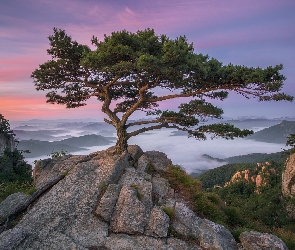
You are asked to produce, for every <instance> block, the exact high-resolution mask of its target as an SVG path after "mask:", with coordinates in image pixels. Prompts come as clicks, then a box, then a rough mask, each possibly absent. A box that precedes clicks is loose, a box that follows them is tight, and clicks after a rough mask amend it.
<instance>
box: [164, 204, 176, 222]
mask: <svg viewBox="0 0 295 250" xmlns="http://www.w3.org/2000/svg"><path fill="white" fill-rule="evenodd" d="M162 210H163V211H164V212H165V213H166V214H167V215H168V216H169V218H170V220H171V221H172V220H174V219H175V210H174V209H173V208H171V207H168V206H165V207H163V208H162Z"/></svg>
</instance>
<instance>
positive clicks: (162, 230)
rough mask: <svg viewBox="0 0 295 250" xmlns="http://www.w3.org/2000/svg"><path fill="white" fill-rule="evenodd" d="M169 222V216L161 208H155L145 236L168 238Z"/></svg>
mask: <svg viewBox="0 0 295 250" xmlns="http://www.w3.org/2000/svg"><path fill="white" fill-rule="evenodd" d="M169 221H170V219H169V216H168V215H167V214H166V213H165V212H164V211H163V210H162V209H161V208H159V207H154V208H153V209H152V211H151V214H150V218H149V222H148V225H147V229H146V232H145V234H146V235H151V236H154V237H167V234H168V228H169Z"/></svg>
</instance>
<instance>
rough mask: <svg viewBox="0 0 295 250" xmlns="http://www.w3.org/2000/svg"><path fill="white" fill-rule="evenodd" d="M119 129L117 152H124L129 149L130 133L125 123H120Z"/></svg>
mask: <svg viewBox="0 0 295 250" xmlns="http://www.w3.org/2000/svg"><path fill="white" fill-rule="evenodd" d="M116 129H117V136H118V139H117V143H116V151H117V153H123V152H124V151H125V150H127V147H128V144H127V141H128V133H127V127H126V126H125V125H123V126H122V125H119V126H117V127H116Z"/></svg>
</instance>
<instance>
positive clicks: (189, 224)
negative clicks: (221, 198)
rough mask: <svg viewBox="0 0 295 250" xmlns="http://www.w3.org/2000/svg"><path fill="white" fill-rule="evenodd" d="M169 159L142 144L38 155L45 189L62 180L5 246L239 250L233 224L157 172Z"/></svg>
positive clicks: (0, 239)
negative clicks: (210, 216) (208, 214)
mask: <svg viewBox="0 0 295 250" xmlns="http://www.w3.org/2000/svg"><path fill="white" fill-rule="evenodd" d="M170 164H171V161H170V160H169V159H168V158H167V156H166V155H165V154H163V153H161V152H156V151H149V152H146V153H144V152H142V150H141V149H140V148H139V147H138V146H132V147H129V149H128V151H126V152H124V153H122V154H121V155H117V154H116V153H115V149H114V148H109V149H107V150H104V151H100V152H96V153H92V154H90V155H88V156H63V157H59V158H57V159H47V160H43V161H39V162H38V163H37V164H36V167H35V169H34V180H35V183H36V186H37V187H38V188H42V187H43V186H44V185H46V184H48V183H51V182H52V181H53V180H56V179H57V177H58V176H61V175H62V176H63V178H60V181H59V182H58V183H57V184H55V185H54V186H53V187H52V188H51V189H50V190H49V191H47V192H46V193H44V194H43V195H42V196H41V197H40V198H38V200H37V201H36V202H35V203H34V204H32V206H30V207H29V208H28V209H27V211H26V213H25V214H24V215H23V217H22V219H21V220H20V221H19V223H18V224H17V225H16V226H15V227H14V228H11V229H8V230H6V231H4V232H3V233H2V234H0V249H7V250H8V249H79V250H86V249H114V250H116V249H163V250H165V249H167V250H168V249H169V250H173V249H212V250H213V249H214V250H219V249H220V250H221V249H223V250H231V249H237V243H236V242H235V240H234V238H233V236H232V235H231V233H230V232H229V231H228V230H227V229H226V228H224V227H223V226H221V225H218V224H216V223H214V222H212V221H209V220H206V219H202V218H199V217H197V216H196V214H195V213H194V212H193V211H192V210H190V209H189V207H188V206H187V205H186V204H185V203H184V202H183V201H182V200H180V199H179V198H177V197H178V196H176V195H175V194H174V191H173V189H171V188H170V185H169V182H168V181H167V179H165V178H163V174H162V176H161V175H159V172H157V170H158V171H159V170H160V172H161V173H163V172H164V171H165V169H166V168H167V167H168V166H169V165H170ZM164 175H165V174H164ZM168 211H170V212H168Z"/></svg>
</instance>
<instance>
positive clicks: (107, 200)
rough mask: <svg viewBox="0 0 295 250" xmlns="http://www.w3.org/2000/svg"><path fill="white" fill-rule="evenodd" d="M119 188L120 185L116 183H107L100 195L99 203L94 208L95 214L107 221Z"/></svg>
mask: <svg viewBox="0 0 295 250" xmlns="http://www.w3.org/2000/svg"><path fill="white" fill-rule="evenodd" d="M120 190H121V186H120V185H118V184H110V185H108V187H107V189H106V191H105V193H104V194H103V196H102V197H101V199H100V201H99V204H98V206H97V208H96V210H95V212H94V213H95V214H96V215H98V216H99V217H100V218H102V219H103V220H104V221H107V222H109V221H110V219H111V217H112V214H113V211H114V208H115V205H116V203H117V200H118V196H119V193H120Z"/></svg>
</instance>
